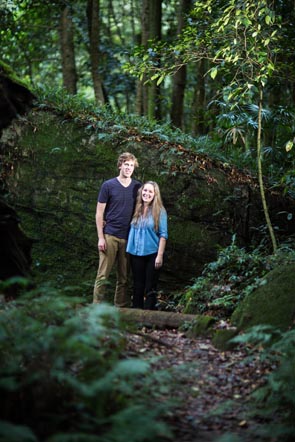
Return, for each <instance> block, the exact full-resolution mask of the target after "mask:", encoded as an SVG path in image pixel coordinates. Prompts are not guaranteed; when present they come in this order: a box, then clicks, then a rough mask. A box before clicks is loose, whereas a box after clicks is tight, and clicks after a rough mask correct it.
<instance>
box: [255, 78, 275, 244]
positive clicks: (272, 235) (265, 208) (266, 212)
mask: <svg viewBox="0 0 295 442" xmlns="http://www.w3.org/2000/svg"><path fill="white" fill-rule="evenodd" d="M262 98H263V90H262V87H261V89H260V96H259V109H258V130H257V167H258V181H259V189H260V195H261V201H262V206H263V212H264V216H265V220H266V224H267V227H268V231H269V235H270V238H271V242H272V248H273V252H274V253H275V252H276V251H277V248H278V245H277V241H276V237H275V233H274V229H273V226H272V223H271V220H270V216H269V210H268V206H267V201H266V197H265V190H264V183H263V173H262V160H261V155H262V154H261V132H262V123H261V114H262Z"/></svg>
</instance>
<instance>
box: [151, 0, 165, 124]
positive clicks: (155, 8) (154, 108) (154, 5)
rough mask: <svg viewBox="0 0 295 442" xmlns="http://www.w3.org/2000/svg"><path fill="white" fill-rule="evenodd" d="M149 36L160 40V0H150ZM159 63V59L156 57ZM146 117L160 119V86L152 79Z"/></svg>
mask: <svg viewBox="0 0 295 442" xmlns="http://www.w3.org/2000/svg"><path fill="white" fill-rule="evenodd" d="M149 17H150V19H149V25H150V27H149V38H150V39H151V40H154V39H155V40H157V41H160V40H161V27H162V0H150V10H149ZM157 61H158V63H159V64H160V59H159V58H157ZM148 117H149V119H151V120H153V119H156V120H160V119H161V86H160V85H157V83H156V82H155V81H153V82H152V83H151V84H150V85H149V87H148Z"/></svg>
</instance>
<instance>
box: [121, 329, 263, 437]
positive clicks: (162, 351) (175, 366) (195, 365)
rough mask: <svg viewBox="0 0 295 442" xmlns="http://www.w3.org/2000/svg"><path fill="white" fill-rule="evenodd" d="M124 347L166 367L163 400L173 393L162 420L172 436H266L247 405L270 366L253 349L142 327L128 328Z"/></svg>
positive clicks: (157, 368)
mask: <svg viewBox="0 0 295 442" xmlns="http://www.w3.org/2000/svg"><path fill="white" fill-rule="evenodd" d="M126 351H127V356H132V357H134V356H137V357H140V358H146V359H149V360H151V361H152V362H151V363H152V367H153V370H154V372H161V371H163V370H168V371H169V373H170V375H171V379H172V386H171V388H170V389H169V392H168V393H167V395H168V396H169V397H167V400H168V399H169V400H171V399H175V400H176V405H175V406H174V407H173V410H172V412H170V413H168V416H167V421H168V423H169V425H170V426H171V427H172V429H173V432H174V435H175V439H173V440H175V442H176V441H177V442H207V441H208V442H209V441H214V442H218V441H219V440H220V438H221V436H224V435H227V437H228V438H226V439H224V441H225V442H236V441H237V442H254V441H259V442H260V441H261V442H262V441H271V439H267V438H266V436H263V431H262V430H261V427H262V424H265V422H262V421H261V417H258V416H257V415H256V414H255V410H252V409H251V394H252V393H253V392H254V391H256V390H257V389H258V388H259V387H261V386H263V384H264V383H265V381H266V377H267V375H268V374H269V372H270V370H271V367H270V366H269V365H268V363H267V361H262V360H260V357H259V351H258V350H255V351H254V350H252V351H251V356H250V355H249V349H247V348H246V347H242V346H239V347H236V348H235V349H231V350H227V351H220V350H218V349H217V348H215V347H214V345H213V344H212V342H211V339H209V338H190V337H187V336H186V334H185V333H184V332H180V331H178V330H174V329H173V330H153V329H149V328H146V327H144V328H142V329H141V330H140V331H138V332H137V333H136V332H135V333H130V335H129V336H128V344H127V350H126ZM164 396H165V393H164ZM160 397H161V400H165V397H164V398H163V394H161V395H160Z"/></svg>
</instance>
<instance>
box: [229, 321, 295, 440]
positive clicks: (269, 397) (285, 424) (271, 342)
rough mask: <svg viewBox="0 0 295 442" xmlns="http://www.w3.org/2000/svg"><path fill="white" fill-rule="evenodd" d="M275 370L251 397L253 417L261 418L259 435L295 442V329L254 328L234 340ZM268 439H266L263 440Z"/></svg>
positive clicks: (265, 326) (268, 438) (266, 326)
mask: <svg viewBox="0 0 295 442" xmlns="http://www.w3.org/2000/svg"><path fill="white" fill-rule="evenodd" d="M233 341H234V342H236V343H239V344H242V345H246V346H248V348H249V351H250V354H251V352H253V351H254V352H255V351H256V350H257V349H259V354H260V358H261V359H262V360H263V361H265V360H267V361H268V364H269V366H271V367H273V370H272V371H271V372H270V373H269V374H268V376H267V378H266V382H265V384H264V385H263V386H262V387H260V388H259V389H257V390H255V391H254V393H253V394H252V396H251V402H250V405H251V412H250V413H251V414H252V415H255V416H256V417H257V416H258V417H259V418H260V419H261V422H262V425H261V429H260V431H259V433H260V434H259V435H260V436H261V437H262V438H264V437H267V440H273V441H281V442H293V441H294V435H295V351H294V348H295V329H291V330H289V331H287V332H281V331H280V330H278V329H275V328H274V327H271V326H269V325H258V326H255V327H252V328H251V329H250V330H249V331H248V332H247V333H244V334H241V335H239V336H237V337H235V338H234V339H233ZM255 436H256V437H257V434H255ZM263 440H264V439H263Z"/></svg>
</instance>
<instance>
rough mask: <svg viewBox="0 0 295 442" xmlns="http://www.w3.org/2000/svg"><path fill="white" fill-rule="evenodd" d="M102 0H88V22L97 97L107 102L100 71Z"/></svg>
mask: <svg viewBox="0 0 295 442" xmlns="http://www.w3.org/2000/svg"><path fill="white" fill-rule="evenodd" d="M99 7H100V0H87V23H88V36H89V55H90V63H91V76H92V81H93V88H94V95H95V99H96V100H97V101H98V102H99V103H101V104H105V103H106V101H107V97H106V93H105V91H104V86H103V82H102V78H101V75H100V72H99V67H100V58H101V57H100V51H99V43H100V17H99V9H100V8H99Z"/></svg>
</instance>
